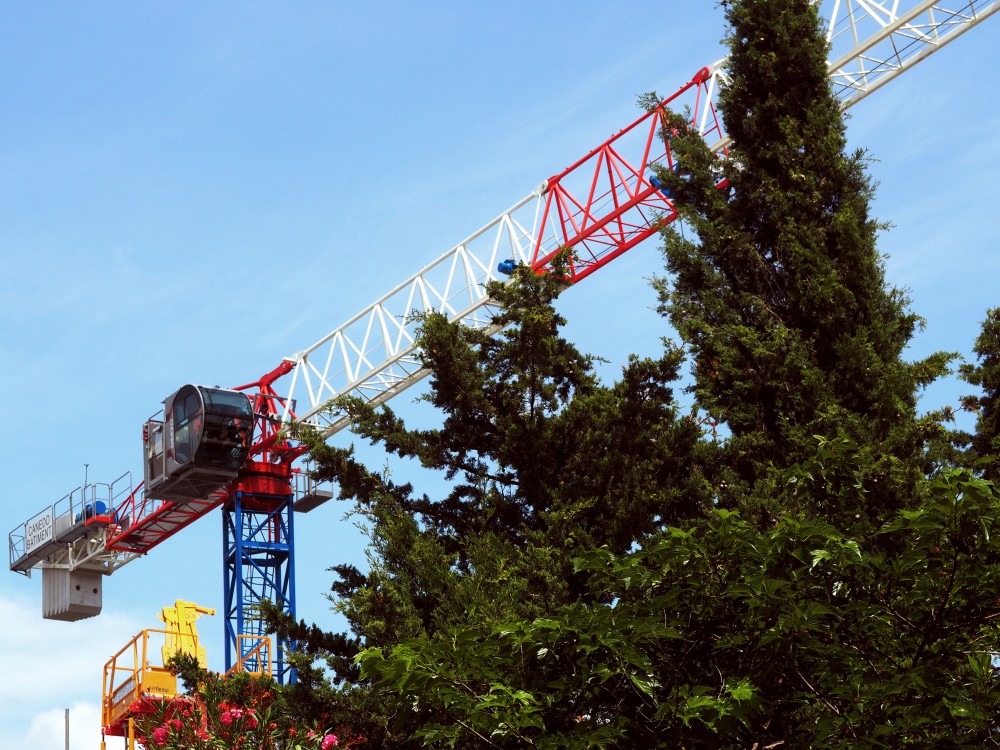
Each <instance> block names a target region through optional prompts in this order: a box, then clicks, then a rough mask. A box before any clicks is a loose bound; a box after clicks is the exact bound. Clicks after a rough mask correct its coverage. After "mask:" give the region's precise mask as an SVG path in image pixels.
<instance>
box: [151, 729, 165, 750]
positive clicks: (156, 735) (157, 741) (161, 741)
mask: <svg viewBox="0 0 1000 750" xmlns="http://www.w3.org/2000/svg"><path fill="white" fill-rule="evenodd" d="M153 744H154V745H156V746H157V747H163V746H164V745H166V744H167V728H166V727H157V728H156V729H154V730H153Z"/></svg>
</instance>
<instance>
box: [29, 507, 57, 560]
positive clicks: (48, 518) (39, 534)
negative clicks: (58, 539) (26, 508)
mask: <svg viewBox="0 0 1000 750" xmlns="http://www.w3.org/2000/svg"><path fill="white" fill-rule="evenodd" d="M54 526H55V524H54V523H53V519H52V507H51V506H49V508H48V509H47V510H45V511H43V512H42V513H39V514H38V515H37V516H35V517H34V518H32V519H31V520H30V521H28V522H27V523H26V524H25V525H24V554H26V555H28V554H31V552H32V551H33V550H35V549H37V548H39V547H41V546H42V545H43V544H45V543H46V542H51V541H52V531H53V528H54Z"/></svg>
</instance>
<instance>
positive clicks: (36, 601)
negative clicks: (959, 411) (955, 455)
mask: <svg viewBox="0 0 1000 750" xmlns="http://www.w3.org/2000/svg"><path fill="white" fill-rule="evenodd" d="M998 31H1000V26H998V24H997V22H996V21H987V22H986V23H985V24H983V25H982V26H981V27H980V28H977V29H974V30H972V31H971V32H970V33H969V34H967V35H966V36H965V37H964V38H962V39H960V40H958V41H956V42H955V43H954V44H952V45H950V46H949V47H947V48H945V49H944V50H942V51H941V52H939V53H938V54H936V55H934V56H932V57H931V58H930V59H929V60H928V61H926V62H924V63H921V64H920V65H919V66H917V68H915V69H914V70H913V71H911V72H909V73H907V74H906V75H904V76H903V77H902V78H900V79H899V80H897V81H894V82H892V83H891V84H889V86H888V87H887V88H885V89H884V90H882V91H880V92H878V93H877V94H875V95H873V96H872V97H870V98H869V99H868V100H866V101H864V102H862V103H861V104H860V105H858V106H857V107H856V108H854V109H853V110H852V112H851V120H850V124H849V132H850V137H851V142H852V145H854V146H864V147H866V148H868V149H869V150H870V152H871V155H872V156H873V157H874V158H875V159H876V160H877V161H875V162H873V164H872V167H871V172H872V174H873V176H874V177H875V179H877V180H878V181H879V183H880V188H879V193H878V198H877V200H876V204H875V211H876V213H877V215H878V216H879V217H880V218H883V219H885V220H888V221H891V222H892V223H893V224H894V225H895V227H894V228H893V229H892V230H891V231H889V232H887V233H885V234H884V236H883V237H882V239H881V241H880V247H881V249H882V251H883V252H885V253H886V254H887V261H886V264H887V270H888V276H889V279H890V281H891V282H892V283H894V284H896V285H898V286H903V287H907V288H908V289H909V290H910V293H911V296H912V299H913V306H914V308H915V309H916V310H917V312H919V313H921V314H922V315H923V316H924V317H925V318H926V320H927V326H926V329H925V331H924V332H923V333H921V334H920V336H919V337H918V338H917V339H916V341H915V342H914V344H913V355H914V356H920V355H923V354H926V353H928V352H930V351H934V350H937V349H947V350H955V351H962V352H968V351H969V349H970V346H971V342H972V340H973V338H974V337H975V335H976V331H977V327H978V323H979V321H980V320H981V319H982V317H983V314H984V312H985V310H986V308H987V307H990V306H994V305H996V304H997V294H996V292H995V283H996V282H995V279H996V278H997V271H998V266H1000V260H998V258H1000V256H998V254H997V253H996V247H997V239H998V234H1000V231H998V229H997V222H996V220H995V207H994V204H995V200H994V195H995V193H996V185H995V180H996V178H995V175H996V174H998V173H1000V164H998V161H1000V157H998V153H1000V148H998V147H1000V110H998V106H997V104H996V101H997V99H998V97H997V94H998V93H1000V91H998V85H997V81H996V78H995V75H994V74H993V73H991V72H989V71H990V68H989V66H990V65H991V63H992V60H993V59H994V56H995V55H994V53H995V46H996V43H997V41H998ZM722 34H723V22H722V17H721V12H720V11H719V10H718V9H717V8H715V7H714V3H698V4H695V3H690V2H685V3H680V2H666V3H663V2H638V1H636V2H618V3H615V4H613V5H609V4H607V3H598V2H591V1H590V0H584V1H580V0H577V2H572V3H571V2H552V3H546V4H541V3H527V2H507V3H503V4H500V3H490V4H487V3H478V4H473V3H458V2H440V3H427V4H416V3H401V2H383V3H379V4H377V5H375V4H360V3H354V4H346V3H340V2H329V3H316V2H313V3H301V4H299V5H298V6H296V7H295V8H294V9H292V10H289V9H288V7H287V6H282V7H279V6H276V5H273V4H264V3H256V2H248V3H240V4H237V3H232V2H218V3H211V4H209V3H185V2H180V3H169V4H168V3H147V4H127V3H120V2H117V3H116V2H106V3H101V4H91V5H80V4H61V5H56V4H43V3H33V4H28V3H21V4H13V3H11V4H4V5H3V6H0V97H2V102H3V105H4V107H3V117H0V260H2V262H3V268H4V271H5V273H4V274H3V275H2V276H0V363H2V367H0V389H2V392H3V393H4V394H5V397H6V398H5V403H6V406H5V409H4V411H3V414H2V416H0V420H2V425H3V427H4V429H3V430H0V462H2V464H0V466H2V467H3V477H4V483H3V485H4V490H3V492H2V493H0V508H2V510H3V512H4V516H5V517H7V518H8V523H7V529H10V528H13V527H14V526H15V525H16V524H17V523H20V522H22V521H23V520H25V519H26V518H27V517H29V516H31V515H33V514H34V513H35V512H37V511H38V510H40V509H41V508H43V507H44V506H46V505H48V504H49V503H51V502H53V501H55V500H57V499H58V498H60V497H61V496H63V495H64V494H66V493H67V492H69V491H70V490H72V489H74V488H75V487H77V486H79V485H80V484H81V482H82V479H83V475H84V465H85V464H88V465H89V469H88V471H89V476H90V478H91V480H98V481H110V480H111V479H114V478H115V477H117V476H118V475H119V474H121V473H122V472H124V471H128V470H131V471H133V472H136V474H137V473H138V472H139V471H140V469H141V464H140V443H139V438H140V429H141V423H142V422H143V421H144V420H145V419H146V418H147V417H149V416H150V415H152V414H153V413H154V412H155V411H157V409H158V408H159V407H160V402H161V401H162V399H163V398H164V397H165V396H166V395H168V394H169V393H171V392H173V391H174V390H176V389H177V388H178V387H179V386H181V385H183V384H184V383H189V382H194V383H201V384H206V385H222V386H234V385H238V384H241V383H244V382H248V381H251V380H254V379H256V378H257V377H258V376H260V375H261V374H263V373H265V372H267V371H269V370H270V369H272V368H273V367H274V366H275V365H276V364H277V363H278V362H279V361H280V359H281V358H282V357H283V356H286V355H291V354H293V353H295V352H296V351H298V350H300V349H303V348H305V347H307V346H308V345H310V344H312V343H313V342H314V341H316V340H317V339H319V338H320V337H321V336H322V335H323V334H325V333H327V332H328V331H330V330H332V329H333V328H335V327H336V326H338V325H339V324H340V323H342V322H343V321H344V320H346V319H347V318H349V317H350V316H351V315H353V314H354V313H356V312H358V311H359V310H361V309H362V308H363V307H365V306H366V305H367V304H368V303H370V302H372V301H374V299H376V298H377V297H379V296H381V294H383V293H384V292H386V291H388V290H389V289H390V288H391V287H393V286H395V284H396V283H398V282H399V281H402V280H403V279H405V278H406V277H408V276H409V275H411V274H412V273H414V272H415V271H417V270H419V269H420V268H421V267H423V266H424V265H426V264H427V263H429V262H430V261H431V260H433V259H434V258H436V257H437V256H438V255H439V254H440V253H442V252H444V251H445V250H447V249H449V248H450V247H452V246H453V245H454V244H455V243H456V242H458V241H460V240H461V239H463V238H464V237H465V236H467V235H468V234H469V233H470V232H472V231H474V230H476V229H478V228H479V227H480V226H482V225H483V224H485V223H486V222H488V221H489V220H491V219H493V218H494V217H495V216H496V215H498V214H499V213H501V212H502V211H504V210H505V209H507V208H508V207H509V206H511V205H512V204H513V203H514V202H515V201H517V200H518V199H520V198H522V197H523V196H525V195H526V194H527V193H528V192H530V191H531V190H532V189H533V188H534V187H535V186H536V185H537V184H538V183H539V182H541V181H542V180H543V179H545V178H546V177H548V176H549V175H551V174H554V173H556V172H558V171H560V170H561V169H562V168H563V167H565V166H566V165H567V164H569V163H571V162H573V161H575V160H576V159H577V158H578V157H579V156H581V155H582V154H583V153H585V152H586V151H588V150H589V149H590V148H592V147H593V146H595V145H597V144H598V143H599V142H600V141H602V140H603V139H604V138H605V137H607V136H608V135H610V134H611V133H613V132H615V131H617V130H618V129H620V128H621V127H623V126H624V125H626V124H628V123H629V122H630V121H631V120H632V119H634V117H636V116H637V114H638V110H637V109H636V106H635V98H636V96H637V95H638V94H641V93H643V92H645V91H649V90H657V91H659V92H661V93H663V94H667V93H670V92H672V91H673V90H675V89H676V88H677V87H678V86H680V85H681V84H682V83H683V82H685V81H687V80H689V79H690V78H691V76H692V75H693V73H694V72H695V71H696V70H698V69H699V68H701V67H702V66H705V65H708V64H710V63H712V62H714V61H715V60H716V59H718V58H719V57H721V56H722V53H723V51H722V49H721V47H720V46H719V39H720V38H721V37H722ZM660 267H661V264H660V256H659V253H658V251H657V243H656V242H655V241H650V242H647V243H646V244H645V245H643V246H640V247H638V248H636V249H635V250H633V251H631V252H630V253H628V254H627V255H626V256H624V257H623V258H621V259H619V260H617V261H615V263H613V264H611V265H610V266H608V267H607V268H605V269H602V271H601V272H600V273H598V274H595V275H594V277H592V278H590V279H588V280H587V281H585V282H584V283H582V284H581V285H580V286H579V287H577V288H575V289H572V290H570V291H569V292H567V293H566V295H565V296H564V298H563V300H562V301H561V304H562V306H563V311H564V313H565V314H566V315H567V317H568V318H569V321H570V323H569V335H570V336H571V337H572V338H574V339H575V340H576V341H577V342H578V343H579V344H580V346H581V347H582V348H583V349H585V350H587V351H590V352H592V353H594V354H597V355H600V356H603V357H605V358H607V359H608V360H609V361H610V364H609V366H608V373H609V374H611V375H613V374H614V372H615V370H616V368H617V367H618V366H619V365H620V364H621V363H622V362H623V361H624V360H625V358H626V357H627V355H628V354H629V353H630V352H637V353H640V354H651V353H655V352H656V351H657V348H658V346H659V340H660V337H661V336H664V335H669V331H668V330H667V329H666V327H665V326H664V324H663V322H662V321H661V320H660V319H659V318H658V317H657V316H656V315H655V314H654V313H653V312H652V311H651V307H652V306H653V305H654V304H655V298H654V295H653V293H652V291H651V290H650V289H649V286H648V284H647V282H646V281H645V279H646V278H647V277H649V276H650V275H652V274H654V273H657V272H658V270H659V269H660ZM959 392H961V388H959V387H957V386H955V385H954V384H942V385H941V386H936V387H934V388H933V389H932V390H931V392H930V393H929V394H928V396H927V399H928V406H932V405H939V404H941V403H947V402H953V401H954V400H955V398H956V396H957V394H958V393H959ZM398 400H405V402H406V404H408V403H409V401H411V400H412V394H408V395H404V396H402V397H401V398H400V399H398ZM406 404H402V405H401V404H394V406H397V407H398V406H403V408H406ZM339 439H340V440H341V441H342V442H346V441H347V440H348V438H346V437H344V438H339ZM400 471H405V469H400ZM342 514H343V508H341V507H338V506H336V505H334V504H332V503H331V504H328V505H327V506H324V507H322V508H321V509H319V510H317V511H315V512H313V513H312V514H310V515H308V516H300V517H299V518H298V519H297V521H299V522H298V528H297V541H298V544H297V550H296V556H297V557H296V564H297V568H298V580H297V589H298V601H299V614H300V615H301V616H303V617H306V618H307V619H311V620H316V621H318V622H319V623H320V624H323V625H326V626H327V627H333V626H334V625H335V624H336V621H335V620H334V618H333V616H332V615H331V614H330V613H329V610H328V602H327V601H326V599H325V598H324V593H325V592H326V591H327V589H328V586H329V582H330V578H329V575H328V574H327V573H326V572H325V569H326V568H328V567H329V566H331V565H334V564H336V563H339V562H342V561H355V562H361V561H362V560H363V552H362V544H361V538H360V535H359V534H358V532H357V531H356V530H355V529H354V528H353V527H352V525H351V524H350V523H349V522H344V521H343V520H342ZM221 536H222V534H221V519H220V517H219V516H218V515H215V516H212V517H208V518H205V519H202V520H201V521H200V522H199V523H198V524H196V525H195V526H193V527H191V528H189V529H187V530H185V531H184V532H183V533H181V534H179V535H178V536H176V537H175V538H173V539H171V540H170V541H168V542H167V543H165V544H163V545H162V546H161V547H160V548H158V549H156V550H154V551H153V553H152V554H150V555H149V556H148V557H147V558H144V559H142V560H138V561H136V562H134V563H132V564H131V565H129V566H127V567H126V568H124V569H122V570H121V571H119V572H118V573H116V574H115V575H114V576H112V577H111V578H109V579H107V580H106V581H105V582H104V613H103V614H102V615H101V616H100V617H98V618H95V619H93V620H88V621H83V622H79V623H58V622H45V621H43V620H42V618H41V581H40V578H39V577H35V578H33V579H31V580H27V579H24V578H23V577H21V576H16V575H14V574H7V575H5V576H0V634H2V636H3V641H4V643H5V646H6V650H7V664H6V669H5V673H6V675H7V678H6V679H5V680H4V681H3V684H2V685H0V747H12V748H13V747H32V748H37V749H38V750H48V749H49V748H52V749H53V750H56V749H57V748H61V747H62V720H63V709H64V708H66V707H69V708H71V709H72V715H73V717H74V729H73V731H74V734H73V743H74V747H77V746H80V747H82V746H85V745H86V744H87V743H96V742H97V741H99V731H98V728H97V725H96V721H97V719H96V716H97V714H96V710H97V705H98V702H99V699H100V680H101V669H102V667H103V664H104V662H105V661H106V660H107V658H108V657H109V656H110V655H111V654H112V653H113V652H114V651H116V650H117V649H118V648H119V647H120V646H121V645H124V643H125V642H126V641H127V640H128V639H129V638H130V637H131V636H132V635H133V634H134V633H135V632H137V631H138V630H139V629H141V628H144V627H154V626H155V625H156V614H157V612H158V611H159V609H160V607H162V606H164V605H167V604H170V603H172V602H173V601H174V600H175V599H178V598H185V599H191V600H193V601H196V602H198V603H199V604H202V605H205V606H210V607H217V608H220V609H221V606H222V565H221V550H222V542H221ZM200 627H201V631H202V636H203V640H204V642H205V645H206V646H207V648H208V651H209V659H210V662H211V664H212V666H215V667H221V664H222V650H223V640H222V633H223V630H222V622H221V618H220V617H219V616H217V617H215V618H205V619H203V620H202V621H201V623H200ZM91 746H93V745H91Z"/></svg>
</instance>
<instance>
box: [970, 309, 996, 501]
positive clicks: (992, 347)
mask: <svg viewBox="0 0 1000 750" xmlns="http://www.w3.org/2000/svg"><path fill="white" fill-rule="evenodd" d="M973 351H974V352H975V353H976V355H977V356H978V358H979V362H978V363H977V364H975V365H972V364H966V365H963V366H962V367H961V374H962V377H963V378H964V379H965V380H966V382H968V383H971V384H972V385H975V386H977V387H978V388H979V389H980V395H979V396H970V397H968V398H966V399H965V403H964V406H965V408H966V409H968V410H970V411H974V412H976V413H977V420H976V428H975V432H974V434H972V435H967V436H965V438H966V440H967V442H968V444H969V447H970V453H971V455H972V458H973V459H978V460H979V461H983V459H992V457H995V456H996V455H997V453H1000V442H998V441H1000V309H998V308H994V309H992V310H989V311H988V312H987V315H986V320H984V321H983V326H982V332H981V333H980V334H979V338H977V339H976V343H975V346H974V347H973ZM982 466H983V475H984V476H985V477H987V478H989V479H992V480H994V481H995V480H996V479H997V478H998V476H1000V467H998V466H997V462H996V461H993V460H989V461H986V462H985V463H983V464H982Z"/></svg>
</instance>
